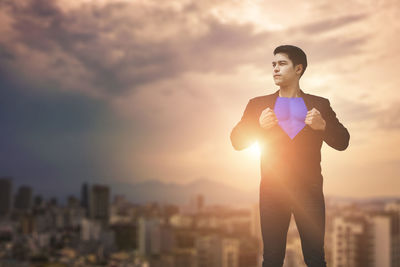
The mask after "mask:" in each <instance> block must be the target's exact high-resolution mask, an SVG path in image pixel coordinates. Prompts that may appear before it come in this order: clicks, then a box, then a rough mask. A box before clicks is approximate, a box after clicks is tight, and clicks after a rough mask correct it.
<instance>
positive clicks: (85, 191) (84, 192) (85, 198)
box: [81, 183, 89, 216]
mask: <svg viewBox="0 0 400 267" xmlns="http://www.w3.org/2000/svg"><path fill="white" fill-rule="evenodd" d="M81 206H82V207H83V208H85V210H86V215H87V216H89V185H88V184H87V183H84V184H83V185H82V188H81Z"/></svg>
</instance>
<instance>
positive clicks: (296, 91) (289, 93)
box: [279, 84, 300, 97]
mask: <svg viewBox="0 0 400 267" xmlns="http://www.w3.org/2000/svg"><path fill="white" fill-rule="evenodd" d="M279 96H280V97H299V96H300V86H299V84H297V85H295V86H285V87H283V86H281V87H280V88H279Z"/></svg>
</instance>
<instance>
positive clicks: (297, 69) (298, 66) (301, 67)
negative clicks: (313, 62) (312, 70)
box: [294, 64, 303, 74]
mask: <svg viewBox="0 0 400 267" xmlns="http://www.w3.org/2000/svg"><path fill="white" fill-rule="evenodd" d="M294 71H295V72H296V73H298V74H301V72H302V71H303V64H297V65H296V66H295V67H294Z"/></svg>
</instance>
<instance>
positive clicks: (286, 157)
mask: <svg viewBox="0 0 400 267" xmlns="http://www.w3.org/2000/svg"><path fill="white" fill-rule="evenodd" d="M300 94H301V97H302V98H303V99H304V102H305V104H306V106H307V110H311V109H312V108H316V109H317V110H319V111H320V112H321V115H322V118H323V119H324V120H325V121H326V128H325V130H324V131H322V130H314V129H312V128H311V127H310V126H308V125H306V126H305V127H304V128H303V129H302V130H301V131H300V132H299V133H298V134H297V135H296V136H295V137H294V139H290V137H289V136H288V135H287V134H286V133H285V132H284V131H283V130H282V128H281V127H280V126H279V125H275V126H274V127H272V128H270V129H268V130H266V129H264V128H261V126H260V124H259V117H260V115H261V112H262V111H263V110H264V109H266V108H267V107H269V108H271V109H272V110H273V109H274V106H275V101H276V99H277V97H278V96H279V90H278V91H276V92H275V93H273V94H270V95H265V96H259V97H255V98H252V99H250V100H249V102H248V104H247V106H246V109H245V111H244V113H243V116H242V118H241V120H240V121H239V122H238V123H237V124H236V126H235V127H234V128H233V130H232V132H231V135H230V138H231V142H232V145H233V147H234V148H235V149H236V150H242V149H244V148H246V147H248V146H249V145H251V144H252V143H254V142H255V141H258V144H259V146H260V148H261V161H260V163H261V176H262V178H268V177H275V176H284V177H288V178H289V179H292V180H293V179H297V180H298V179H301V181H306V180H310V179H311V180H314V181H315V179H322V174H321V164H320V162H321V146H322V142H323V141H325V143H327V144H328V145H329V146H331V147H332V148H334V149H336V150H345V149H346V148H347V146H348V144H349V139H350V135H349V132H348V131H347V129H346V128H345V127H344V126H343V125H342V124H341V123H340V122H339V120H338V119H337V118H336V113H335V112H334V111H333V110H332V108H331V106H330V103H329V100H328V99H326V98H323V97H319V96H315V95H311V94H306V93H304V92H303V91H302V90H300Z"/></svg>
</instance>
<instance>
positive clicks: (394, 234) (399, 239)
mask: <svg viewBox="0 0 400 267" xmlns="http://www.w3.org/2000/svg"><path fill="white" fill-rule="evenodd" d="M384 210H385V212H387V213H389V214H390V217H391V219H392V221H391V257H392V259H391V266H392V267H400V201H394V202H390V203H387V204H386V205H385V207H384Z"/></svg>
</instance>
